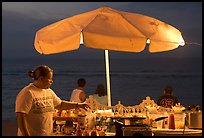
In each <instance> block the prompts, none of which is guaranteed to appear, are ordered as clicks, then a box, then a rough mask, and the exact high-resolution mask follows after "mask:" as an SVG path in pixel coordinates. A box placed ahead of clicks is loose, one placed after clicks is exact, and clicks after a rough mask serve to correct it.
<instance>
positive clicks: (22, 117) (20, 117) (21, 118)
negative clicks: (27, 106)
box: [16, 112, 29, 136]
mask: <svg viewBox="0 0 204 138" xmlns="http://www.w3.org/2000/svg"><path fill="white" fill-rule="evenodd" d="M16 118H17V123H18V127H19V128H20V130H21V132H22V135H23V136H29V132H28V128H27V121H26V120H27V114H25V113H21V112H17V113H16Z"/></svg>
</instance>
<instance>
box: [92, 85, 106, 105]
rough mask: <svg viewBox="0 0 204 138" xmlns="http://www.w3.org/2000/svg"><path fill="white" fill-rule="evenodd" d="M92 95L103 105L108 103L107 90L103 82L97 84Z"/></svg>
mask: <svg viewBox="0 0 204 138" xmlns="http://www.w3.org/2000/svg"><path fill="white" fill-rule="evenodd" d="M93 97H94V98H95V99H96V100H97V101H98V102H100V103H101V104H103V105H108V100H107V92H106V89H105V86H104V85H103V84H98V85H97V87H96V91H95V93H94V94H93Z"/></svg>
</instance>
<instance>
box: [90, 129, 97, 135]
mask: <svg viewBox="0 0 204 138" xmlns="http://www.w3.org/2000/svg"><path fill="white" fill-rule="evenodd" d="M91 136H97V131H96V127H95V128H94V129H93V130H92V131H91Z"/></svg>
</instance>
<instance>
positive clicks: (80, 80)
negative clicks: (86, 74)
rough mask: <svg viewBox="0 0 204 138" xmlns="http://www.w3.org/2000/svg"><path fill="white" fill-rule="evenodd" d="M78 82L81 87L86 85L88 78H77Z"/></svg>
mask: <svg viewBox="0 0 204 138" xmlns="http://www.w3.org/2000/svg"><path fill="white" fill-rule="evenodd" d="M77 84H78V86H79V87H84V86H85V85H86V80H85V79H83V78H80V79H78V80H77Z"/></svg>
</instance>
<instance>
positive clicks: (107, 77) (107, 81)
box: [105, 50, 111, 107]
mask: <svg viewBox="0 0 204 138" xmlns="http://www.w3.org/2000/svg"><path fill="white" fill-rule="evenodd" d="M105 62H106V85H107V97H108V106H109V107H111V95H110V74H109V55H108V50H105Z"/></svg>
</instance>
